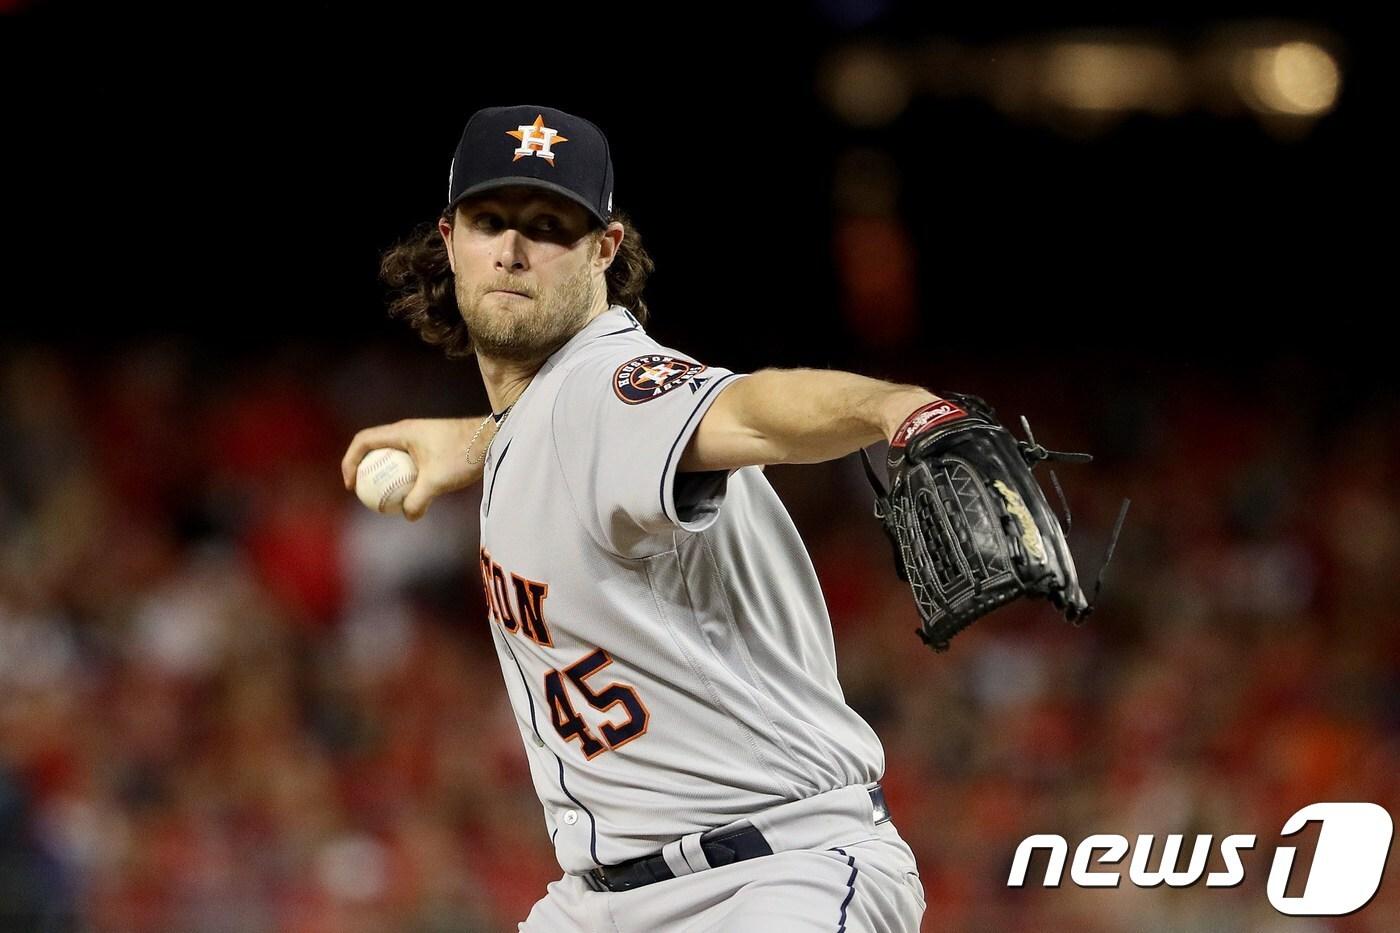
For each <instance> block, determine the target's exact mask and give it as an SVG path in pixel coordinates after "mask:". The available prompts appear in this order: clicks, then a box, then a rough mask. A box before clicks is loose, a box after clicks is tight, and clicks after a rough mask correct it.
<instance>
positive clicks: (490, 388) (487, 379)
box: [476, 353, 544, 413]
mask: <svg viewBox="0 0 1400 933" xmlns="http://www.w3.org/2000/svg"><path fill="white" fill-rule="evenodd" d="M476 361H477V364H478V365H479V366H480V367H481V381H482V382H484V383H485V384H486V397H487V398H488V399H489V400H490V401H491V410H492V411H494V412H497V413H500V412H503V411H505V410H506V408H507V407H508V406H510V405H513V404H515V400H516V399H518V398H520V396H521V394H522V393H523V392H524V391H525V389H526V388H527V387H528V386H529V385H530V380H532V379H534V378H535V373H537V372H539V371H540V367H541V366H543V365H544V361H543V360H540V361H539V362H533V363H525V362H515V361H513V360H500V359H495V358H493V357H489V356H483V355H482V354H480V353H478V354H477V355H476Z"/></svg>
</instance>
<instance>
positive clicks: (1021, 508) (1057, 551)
mask: <svg viewBox="0 0 1400 933" xmlns="http://www.w3.org/2000/svg"><path fill="white" fill-rule="evenodd" d="M1021 423H1022V426H1023V427H1024V428H1025V432H1026V435H1027V437H1028V438H1029V440H1024V441H1023V440H1017V439H1015V438H1014V437H1012V436H1011V432H1010V431H1008V430H1007V429H1006V428H1005V427H1003V426H1002V424H1001V422H1000V421H998V420H997V417H996V413H995V411H994V410H993V409H992V408H991V406H989V405H988V404H987V403H986V402H984V401H983V400H982V399H980V398H978V397H977V396H975V395H964V394H960V393H952V392H949V393H944V394H943V396H942V398H941V399H940V400H939V401H936V402H932V403H930V404H927V405H924V406H923V407H921V408H919V409H918V410H917V411H915V412H914V413H913V414H911V415H910V416H909V417H908V418H907V419H906V420H905V422H904V423H903V424H902V425H900V428H899V430H898V431H896V432H895V436H894V438H893V439H892V440H891V441H890V450H889V457H888V464H887V465H888V467H889V481H890V488H889V492H888V493H886V492H885V491H884V489H882V488H881V486H880V483H879V480H878V479H876V477H875V471H874V469H873V468H872V467H871V465H870V458H869V457H868V456H866V455H865V451H861V456H862V457H863V458H864V460H865V469H866V475H867V476H868V477H869V478H870V484H871V486H873V487H874V489H875V515H876V517H877V518H879V519H880V521H881V522H882V524H883V525H884V528H885V533H886V534H887V535H889V538H890V543H891V544H892V545H893V546H894V559H895V570H896V572H898V574H899V577H900V579H902V580H905V581H907V582H908V583H909V585H910V587H911V588H912V589H913V591H914V601H915V604H916V605H917V606H918V610H919V615H920V617H921V618H922V619H923V624H922V625H921V626H920V628H918V629H916V633H917V634H918V636H919V637H920V638H921V639H923V641H924V643H925V644H927V645H928V646H929V647H931V648H933V649H934V650H935V651H944V650H947V648H948V642H949V640H950V639H951V638H952V637H953V636H954V635H956V634H957V633H958V632H960V631H962V630H963V629H964V628H966V627H967V626H968V625H970V624H972V623H973V622H974V621H976V620H977V619H978V618H980V617H981V616H984V615H986V614H987V613H989V612H991V611H992V610H993V609H995V608H997V607H998V606H1001V605H1003V604H1005V603H1008V602H1010V601H1011V600H1013V599H1017V598H1018V597H1021V596H1034V597H1042V598H1045V599H1048V600H1049V601H1050V602H1051V603H1052V604H1054V606H1055V608H1056V609H1057V610H1059V611H1060V612H1061V613H1063V614H1064V616H1065V618H1066V619H1068V620H1069V621H1070V622H1072V623H1074V624H1076V625H1078V624H1080V623H1082V622H1083V621H1084V619H1085V618H1086V617H1087V616H1088V615H1089V613H1090V612H1091V611H1092V609H1093V605H1092V602H1091V601H1090V600H1089V599H1087V598H1085V595H1084V591H1083V589H1081V588H1080V585H1079V577H1078V575H1077V573H1076V572H1075V568H1074V558H1073V556H1072V555H1071V554H1070V550H1069V545H1068V543H1067V542H1066V540H1065V531H1064V529H1062V528H1061V526H1060V522H1059V520H1058V519H1057V518H1056V516H1055V513H1054V512H1053V511H1051V509H1050V504H1049V503H1048V502H1047V501H1046V499H1045V493H1044V492H1043V491H1041V488H1040V484H1039V483H1037V482H1036V480H1035V477H1033V476H1032V475H1031V469H1032V468H1033V467H1034V466H1035V465H1036V464H1037V463H1038V462H1040V461H1041V460H1063V461H1068V462H1078V463H1087V462H1088V461H1089V460H1091V459H1093V458H1091V457H1090V456H1089V455H1088V454H1070V453H1059V452H1056V451H1051V450H1046V449H1045V448H1044V447H1041V446H1040V445H1039V444H1036V443H1035V438H1034V437H1033V436H1031V433H1030V425H1029V423H1027V422H1026V420H1025V419H1024V418H1022V419H1021ZM1051 478H1052V479H1053V478H1054V474H1053V473H1051ZM1055 488H1056V490H1057V491H1059V483H1058V481H1056V483H1055ZM1061 500H1062V501H1063V494H1061ZM1127 509H1128V502H1127V500H1124V502H1123V508H1122V510H1121V511H1120V512H1119V515H1118V523H1117V526H1116V527H1115V528H1114V532H1113V541H1112V542H1111V543H1110V544H1109V558H1111V557H1112V553H1113V543H1116V541H1117V538H1118V532H1119V530H1120V529H1121V528H1122V524H1123V519H1124V517H1125V516H1126V514H1127ZM1066 527H1068V508H1066ZM1107 563H1108V561H1107V559H1106V560H1105V562H1104V565H1105V566H1107ZM1101 583H1102V571H1100V580H1099V583H1098V584H1095V587H1094V593H1095V596H1096V597H1097V595H1098V586H1099V584H1101Z"/></svg>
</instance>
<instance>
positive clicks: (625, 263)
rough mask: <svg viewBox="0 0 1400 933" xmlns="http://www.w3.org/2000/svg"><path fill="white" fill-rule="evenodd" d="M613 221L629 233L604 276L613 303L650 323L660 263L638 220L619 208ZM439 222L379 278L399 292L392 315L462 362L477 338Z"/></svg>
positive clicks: (593, 233)
mask: <svg viewBox="0 0 1400 933" xmlns="http://www.w3.org/2000/svg"><path fill="white" fill-rule="evenodd" d="M612 217H613V220H615V221H617V222H618V223H620V224H622V226H623V228H624V231H623V237H622V245H621V246H620V247H618V251H617V256H616V258H614V259H613V262H612V265H611V266H609V267H608V271H607V272H606V273H604V278H605V279H606V280H607V284H608V303H609V304H617V305H622V306H623V307H625V308H627V309H628V310H630V311H631V312H632V314H633V316H634V317H636V319H637V320H638V321H639V322H641V323H642V324H645V323H646V322H647V305H646V302H645V301H643V300H642V289H643V287H645V286H646V282H647V277H648V276H649V275H651V272H652V270H653V269H654V268H655V267H656V264H655V263H654V262H653V261H652V258H651V256H649V255H648V254H647V251H646V248H645V247H644V246H643V245H642V237H641V234H640V233H639V232H638V231H637V228H636V226H634V225H633V223H632V219H631V218H630V217H628V216H627V215H626V214H624V213H623V212H622V211H619V210H614V211H613V212H612ZM442 218H443V219H444V220H446V221H447V222H448V223H452V222H453V221H454V220H455V219H456V212H455V210H445V211H443V213H442ZM437 224H438V222H437V221H432V222H430V223H424V224H420V225H419V226H418V227H415V228H414V230H413V232H412V233H410V234H409V235H408V236H407V237H406V238H405V239H403V240H401V241H400V242H399V243H397V244H395V245H394V246H393V247H391V248H390V249H389V250H387V251H386V252H385V253H384V255H383V257H381V259H380V262H379V280H380V281H381V282H383V283H384V284H385V285H387V286H389V288H390V289H392V290H393V295H392V297H391V298H390V300H389V316H390V317H392V318H397V319H400V320H404V321H407V322H408V323H409V325H411V326H412V327H413V329H414V330H416V331H417V332H418V336H419V337H422V338H423V340H424V341H425V342H427V343H429V344H432V345H433V346H435V347H442V349H443V352H444V353H446V354H447V356H448V358H449V359H462V358H465V357H468V356H471V355H472V352H473V348H472V339H471V334H469V333H468V332H467V325H466V323H465V322H464V321H463V320H462V315H461V312H460V311H459V310H458V308H457V294H456V291H455V289H454V283H453V277H452V267H451V265H449V264H448V261H447V245H446V244H445V243H443V242H442V235H441V234H440V233H438V227H437ZM602 233H603V228H602V227H600V226H595V227H594V228H593V229H592V230H590V231H589V232H588V233H587V234H586V235H587V236H589V237H593V238H594V239H597V238H598V237H600V236H602Z"/></svg>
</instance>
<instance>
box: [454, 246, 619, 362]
mask: <svg viewBox="0 0 1400 933" xmlns="http://www.w3.org/2000/svg"><path fill="white" fill-rule="evenodd" d="M498 288H508V289H512V290H519V291H523V292H525V293H526V294H527V295H528V296H529V297H528V298H510V297H506V296H503V295H493V294H490V292H491V291H492V290H493V289H498ZM593 291H594V288H593V282H592V277H591V275H590V273H589V270H588V267H587V266H583V267H581V268H580V269H579V270H578V272H577V273H576V274H575V275H573V276H570V277H569V278H567V279H564V280H563V281H561V282H560V283H559V285H558V286H556V287H555V288H554V289H553V290H550V291H546V292H543V293H542V292H540V291H539V290H538V289H536V288H530V287H527V286H522V285H520V284H519V283H518V282H513V281H511V280H510V279H508V278H507V279H497V280H492V281H488V282H485V283H483V284H481V285H480V286H476V285H473V284H472V283H470V282H465V281H463V280H462V279H461V278H458V279H457V282H456V293H457V307H458V309H459V310H460V311H461V313H462V320H463V321H464V322H465V323H466V325H467V332H468V334H470V335H471V340H472V348H473V349H474V350H475V351H476V352H477V353H479V354H483V355H485V356H489V357H492V358H493V359H498V360H506V361H509V362H512V363H541V362H544V360H546V359H548V358H549V357H550V356H551V355H553V353H554V351H556V350H558V349H559V348H560V347H562V346H563V345H564V344H566V343H568V341H569V338H570V337H572V336H573V335H574V334H577V333H578V332H579V331H580V330H582V329H583V327H584V325H585V324H587V323H588V320H589V312H590V311H591V310H592V307H593Z"/></svg>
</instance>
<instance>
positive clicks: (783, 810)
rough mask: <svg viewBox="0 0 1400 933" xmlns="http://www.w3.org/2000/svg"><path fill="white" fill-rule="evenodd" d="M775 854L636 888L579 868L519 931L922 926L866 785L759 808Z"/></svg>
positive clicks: (907, 932)
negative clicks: (604, 886)
mask: <svg viewBox="0 0 1400 933" xmlns="http://www.w3.org/2000/svg"><path fill="white" fill-rule="evenodd" d="M752 822H753V823H754V825H756V826H758V827H759V828H760V829H761V830H762V831H763V835H764V838H765V839H767V840H768V842H769V844H770V845H771V846H772V848H773V854H772V855H765V856H761V857H759V858H753V859H748V860H745V861H742V862H735V863H733V864H731V865H724V866H721V867H719V868H709V869H706V870H703V871H697V872H695V873H693V874H689V875H683V876H681V877H679V878H671V879H668V880H666V881H658V882H655V883H653V884H648V885H644V886H642V887H639V888H634V889H633V890H630V891H621V892H609V891H595V890H593V889H592V887H590V885H589V884H588V883H587V882H586V881H585V880H584V878H583V876H581V875H573V874H566V875H564V877H563V878H561V879H559V880H558V881H555V882H553V883H551V884H550V885H549V888H548V890H547V892H546V894H545V896H544V897H543V898H542V899H541V900H540V901H539V902H538V903H536V904H535V906H534V908H533V909H532V910H531V911H530V915H529V917H527V918H526V919H525V921H524V922H523V923H521V924H520V926H519V930H520V931H522V933H671V931H675V933H711V931H713V933H788V931H792V933H807V931H817V930H821V931H826V933H917V931H918V929H919V922H920V920H921V918H922V917H923V913H924V906H925V902H924V890H923V886H922V884H921V882H920V880H919V875H918V869H917V867H916V865H915V863H914V853H913V852H912V851H911V850H910V848H909V846H908V845H907V844H906V843H905V842H904V840H903V839H901V838H900V836H899V833H898V832H897V831H896V830H895V827H894V824H893V823H891V822H889V821H886V822H883V823H875V822H874V819H873V816H872V814H871V808H870V798H869V795H868V793H867V791H866V790H865V788H863V787H854V788H850V787H848V788H842V789H840V790H837V791H830V792H828V793H826V794H819V795H817V796H816V797H813V798H809V799H808V800H801V801H796V802H794V803H790V804H784V805H782V806H780V807H775V808H773V809H772V810H768V811H764V812H763V813H761V814H756V815H755V816H754V817H753V818H752Z"/></svg>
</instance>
